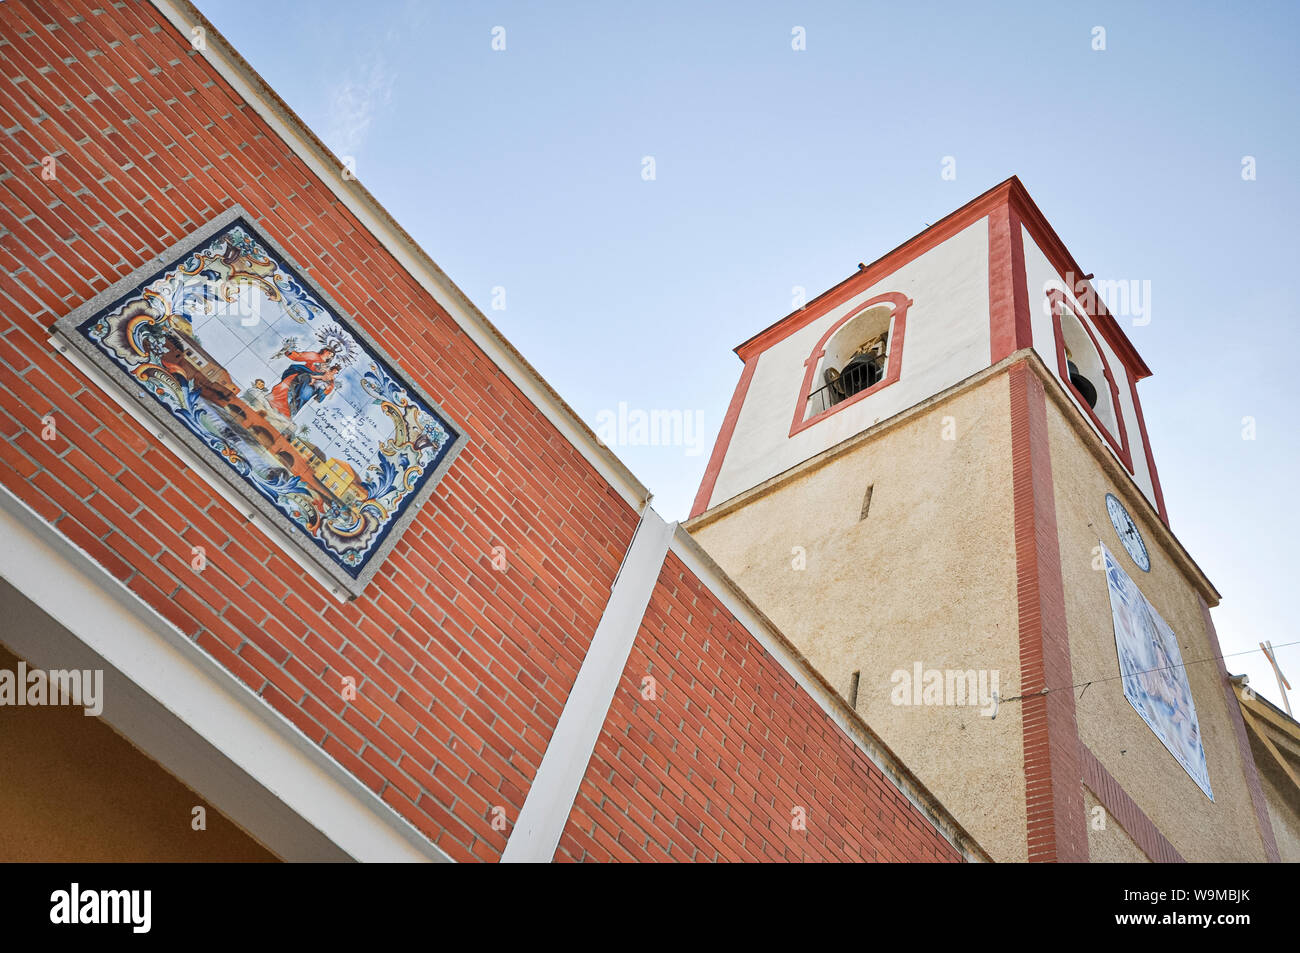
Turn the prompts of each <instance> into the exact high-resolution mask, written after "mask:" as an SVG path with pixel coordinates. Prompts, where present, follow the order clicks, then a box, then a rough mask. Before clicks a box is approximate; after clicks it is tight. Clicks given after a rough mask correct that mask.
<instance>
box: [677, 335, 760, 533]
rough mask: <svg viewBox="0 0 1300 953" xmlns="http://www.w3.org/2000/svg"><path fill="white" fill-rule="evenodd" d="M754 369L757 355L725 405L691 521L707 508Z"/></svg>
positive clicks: (747, 366)
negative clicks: (725, 411)
mask: <svg viewBox="0 0 1300 953" xmlns="http://www.w3.org/2000/svg"><path fill="white" fill-rule="evenodd" d="M756 367H758V355H757V354H755V355H754V356H753V357H751V358H750V359H749V360H748V361H746V362H745V369H744V370H743V371H741V372H740V383H738V384H737V385H736V390H735V393H733V394H732V395H731V403H730V404H728V405H727V415H726V416H725V417H723V418H722V429H721V430H719V431H718V439H717V440H715V441H714V442H713V453H712V454H711V455H710V456H709V465H708V466H707V467H705V468H704V479H703V480H701V481H700V489H699V491H698V492H697V493H696V494H695V502H694V504H693V505H692V506H691V518H692V519H694V518H695V517H697V516H699V515H700V514H701V513H703V512H704V511H705V510H707V509H708V508H709V500H710V498H712V496H713V487H714V486H715V485H716V484H717V482H718V474H719V473H721V472H722V461H723V460H724V459H725V458H726V456H727V448H729V447H730V446H731V435H732V434H733V433H735V431H736V421H737V420H739V419H740V408H741V407H742V406H743V405H744V403H745V395H746V394H748V393H749V382H750V381H752V380H753V379H754V369H755V368H756Z"/></svg>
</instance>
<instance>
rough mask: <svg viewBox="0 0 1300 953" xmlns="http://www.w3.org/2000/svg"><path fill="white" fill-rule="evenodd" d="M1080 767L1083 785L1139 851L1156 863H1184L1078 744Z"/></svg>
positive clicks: (1153, 824)
mask: <svg viewBox="0 0 1300 953" xmlns="http://www.w3.org/2000/svg"><path fill="white" fill-rule="evenodd" d="M1079 767H1080V768H1081V769H1082V771H1083V783H1084V784H1086V785H1088V788H1089V789H1090V790H1091V791H1092V793H1093V794H1095V795H1097V800H1098V801H1100V802H1101V806H1102V807H1104V808H1105V809H1106V811H1107V813H1109V814H1110V816H1111V817H1113V818H1115V820H1116V821H1118V822H1119V826H1120V827H1122V828H1124V830H1125V832H1127V834H1128V836H1129V837H1131V838H1133V843H1135V844H1137V845H1138V847H1140V848H1141V849H1142V853H1144V854H1146V855H1147V857H1149V858H1150V859H1151V860H1152V861H1153V862H1155V863H1157V864H1184V863H1186V861H1185V860H1184V859H1183V855H1182V854H1180V853H1178V850H1177V848H1175V847H1174V845H1173V844H1171V843H1169V839H1168V838H1167V837H1165V835H1164V834H1161V833H1160V828H1158V827H1156V825H1155V822H1154V821H1153V820H1151V818H1149V817H1147V815H1146V812H1145V811H1143V810H1142V808H1140V807H1138V806H1137V802H1136V801H1134V800H1133V799H1132V798H1131V797H1129V796H1128V792H1127V791H1125V790H1124V789H1123V788H1122V787H1120V784H1119V782H1118V781H1116V780H1115V778H1114V776H1113V775H1112V774H1111V773H1110V772H1109V771H1107V770H1106V766H1105V765H1104V764H1102V763H1101V761H1100V760H1098V758H1097V756H1096V755H1095V754H1093V753H1092V751H1091V749H1089V748H1088V746H1087V745H1085V744H1082V743H1080V745H1079Z"/></svg>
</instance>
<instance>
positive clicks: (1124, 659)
mask: <svg viewBox="0 0 1300 953" xmlns="http://www.w3.org/2000/svg"><path fill="white" fill-rule="evenodd" d="M1101 549H1102V553H1103V555H1104V556H1105V560H1106V582H1107V585H1108V586H1109V588H1110V611H1111V617H1112V618H1113V620H1114V624H1115V649H1116V651H1117V652H1118V654H1119V671H1120V675H1121V677H1122V681H1123V684H1124V697H1125V698H1127V699H1128V701H1129V704H1130V705H1132V706H1133V708H1134V709H1135V710H1136V711H1137V713H1138V714H1139V715H1141V716H1142V720H1143V721H1145V722H1146V723H1147V725H1148V726H1149V727H1150V728H1151V730H1152V731H1153V732H1154V733H1155V736H1156V737H1157V738H1159V739H1160V741H1161V742H1162V743H1163V744H1164V746H1165V747H1166V748H1168V749H1169V753H1170V754H1172V755H1173V756H1174V759H1175V760H1176V761H1177V762H1178V763H1179V764H1181V765H1182V766H1183V769H1184V770H1185V771H1186V772H1187V773H1188V774H1189V775H1190V776H1191V778H1192V780H1193V781H1195V782H1196V785H1197V786H1198V787H1199V788H1200V789H1201V790H1202V791H1204V792H1205V796H1206V797H1208V798H1209V799H1210V800H1211V801H1213V800H1214V792H1213V791H1211V790H1210V772H1209V768H1208V767H1207V765H1206V763H1205V747H1204V746H1203V745H1202V743H1201V726H1200V722H1199V721H1198V720H1197V717H1196V703H1195V701H1193V700H1192V686H1191V683H1190V682H1189V681H1188V679H1187V669H1186V668H1185V667H1184V666H1183V653H1182V652H1181V650H1180V649H1179V648H1178V638H1177V636H1175V635H1174V633H1173V630H1172V629H1170V628H1169V625H1168V623H1166V622H1165V620H1164V619H1162V618H1161V617H1160V613H1158V612H1156V610H1155V608H1154V607H1153V606H1152V605H1151V603H1150V602H1148V601H1147V598H1146V596H1144V595H1143V594H1142V592H1141V590H1140V589H1138V587H1137V584H1136V583H1134V582H1133V580H1132V579H1130V578H1129V575H1128V573H1126V572H1125V571H1124V570H1123V568H1122V567H1121V566H1120V564H1119V563H1118V562H1117V561H1116V559H1115V557H1114V556H1112V555H1111V553H1110V550H1108V549H1107V548H1106V547H1105V545H1103V546H1102V547H1101Z"/></svg>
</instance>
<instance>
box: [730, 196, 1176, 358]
mask: <svg viewBox="0 0 1300 953" xmlns="http://www.w3.org/2000/svg"><path fill="white" fill-rule="evenodd" d="M1001 207H1009V209H1010V213H1009V215H1008V216H1007V219H1008V222H1007V224H1008V225H1009V226H1010V225H1011V224H1012V223H1014V227H1008V228H1006V230H1005V235H1006V238H1007V241H1006V245H1007V246H1008V247H1009V249H1010V251H1011V253H1012V254H1013V255H1015V256H1017V257H1016V258H1015V259H1013V260H1010V261H1008V262H1007V263H1006V264H1005V265H1004V264H1001V263H999V264H998V266H997V267H998V268H1004V267H1005V268H1007V270H1009V271H1010V272H1011V273H1012V276H1013V279H1015V280H1018V281H1022V282H1023V281H1026V280H1027V279H1025V278H1024V242H1023V240H1018V241H1015V242H1011V241H1010V240H1009V239H1010V237H1011V236H1012V235H1015V236H1016V237H1017V238H1018V239H1020V238H1022V236H1023V232H1022V231H1021V230H1020V227H1023V230H1024V231H1027V232H1028V233H1029V236H1030V237H1031V238H1032V239H1033V240H1034V242H1035V244H1037V245H1038V247H1039V248H1040V249H1041V250H1042V252H1043V254H1044V255H1046V256H1047V260H1048V261H1049V262H1051V264H1052V267H1053V268H1055V269H1056V271H1057V274H1058V275H1059V276H1060V278H1061V280H1062V281H1065V282H1066V283H1067V284H1068V285H1070V286H1071V290H1072V291H1073V290H1074V286H1073V284H1071V283H1072V282H1075V283H1077V282H1079V281H1082V280H1083V275H1084V271H1083V269H1082V268H1080V267H1079V263H1078V262H1077V261H1075V260H1074V256H1073V255H1071V254H1070V252H1069V250H1068V249H1067V248H1066V247H1065V243H1064V242H1062V241H1061V239H1060V236H1058V235H1057V234H1056V231H1055V229H1053V228H1052V226H1051V225H1050V224H1048V221H1047V218H1046V217H1045V216H1044V215H1043V213H1042V211H1041V210H1040V209H1039V208H1038V206H1037V205H1036V204H1034V200H1033V199H1032V198H1030V196H1029V192H1028V191H1026V189H1025V187H1024V184H1023V183H1021V181H1020V179H1018V178H1017V177H1016V176H1012V177H1011V178H1009V179H1007V180H1006V181H1005V182H1000V183H999V184H997V185H995V186H994V187H993V188H991V189H989V190H988V191H987V192H985V193H984V194H982V195H979V196H977V197H976V198H974V199H972V200H971V201H970V202H967V203H966V204H965V205H963V206H962V207H961V208H959V209H957V210H956V211H954V212H952V213H951V214H949V215H947V216H945V217H944V218H942V219H940V220H939V221H937V222H935V223H934V224H933V225H931V226H930V227H929V228H927V229H926V230H925V231H923V232H921V233H920V234H918V235H914V236H912V237H911V238H909V239H908V240H907V241H905V242H904V243H903V244H901V245H899V246H898V247H897V248H895V249H893V250H892V251H890V252H888V253H887V254H885V255H883V256H882V257H880V258H878V259H877V260H876V261H874V262H872V263H871V264H870V265H867V266H866V267H865V268H860V269H859V270H858V271H857V272H856V273H855V274H853V275H850V276H849V277H848V278H845V279H844V280H843V281H841V282H840V283H839V284H837V285H835V286H834V287H832V288H829V289H828V290H826V291H824V292H823V293H822V294H820V295H818V296H817V297H816V298H814V299H813V300H812V301H810V302H808V304H807V305H805V306H804V307H803V308H800V309H799V310H797V311H793V312H791V313H790V314H788V315H786V316H785V317H784V318H782V319H781V320H779V321H777V322H775V323H774V324H772V325H770V326H769V327H767V328H765V329H764V330H762V331H760V332H759V333H758V334H756V335H754V336H753V337H751V338H749V339H748V340H747V341H745V342H744V343H742V344H740V345H739V346H738V347H737V348H736V354H738V355H739V356H740V358H741V360H744V361H748V360H749V358H750V357H751V356H753V355H754V354H756V353H760V352H762V351H765V350H767V349H768V348H770V347H771V346H772V345H773V344H775V343H777V342H778V341H780V340H783V339H784V338H787V337H789V336H790V335H791V334H793V333H795V332H796V331H798V330H799V329H800V328H804V327H807V325H808V324H809V322H811V321H815V320H816V319H817V318H819V317H821V316H822V315H823V314H825V313H826V312H828V311H830V310H831V309H832V308H834V307H835V306H836V305H839V304H843V303H844V302H845V301H847V300H849V299H850V298H852V297H854V296H855V295H857V294H859V293H861V292H863V291H865V290H867V289H868V288H870V287H871V286H872V285H874V284H876V283H878V282H880V281H882V280H883V279H885V278H888V277H889V276H890V275H892V274H893V273H894V272H895V271H897V270H898V269H899V268H901V267H903V266H904V265H906V264H907V263H908V262H910V261H912V260H913V259H915V258H917V257H919V256H921V255H923V254H924V253H925V252H927V251H929V250H930V249H931V248H934V247H935V246H937V245H940V244H942V243H943V242H945V241H947V240H948V239H949V238H951V237H952V236H953V235H955V234H957V233H958V232H960V231H962V230H963V229H965V228H968V227H969V226H971V225H973V224H974V223H975V222H977V221H979V220H980V219H981V218H983V217H984V216H986V215H990V214H991V213H993V212H994V211H995V210H996V209H999V208H1001ZM993 227H994V225H993V223H990V228H991V229H992V228H993ZM998 227H999V228H1000V227H1001V225H999V226H998ZM992 238H993V236H992V234H990V239H991V241H990V253H991V254H992V253H993V252H994V250H995V245H994V242H993V241H992ZM998 241H1002V239H1001V238H998ZM990 267H991V269H992V263H990ZM1017 274H1018V275H1019V276H1020V277H1019V278H1015V276H1016V275H1017ZM990 277H993V276H992V274H991V275H990ZM997 284H998V285H1000V286H1001V287H1003V288H1005V287H1007V286H1008V285H1007V283H1006V282H1005V281H1002V280H999V281H998V282H997ZM992 293H993V283H992V282H991V283H990V294H992ZM1092 297H1093V300H1095V301H1097V309H1096V310H1097V315H1096V323H1097V329H1098V331H1099V332H1100V333H1101V336H1102V337H1103V338H1104V339H1105V340H1106V343H1108V344H1109V345H1110V347H1111V350H1112V351H1113V352H1114V353H1115V354H1117V355H1119V359H1120V362H1121V363H1122V364H1123V365H1124V366H1125V368H1127V369H1128V372H1129V376H1130V377H1133V378H1135V379H1137V380H1142V379H1144V378H1147V377H1150V376H1151V369H1150V368H1149V367H1147V365H1146V362H1145V361H1143V360H1142V357H1141V355H1139V354H1138V352H1137V350H1136V348H1134V347H1133V343H1132V342H1131V341H1130V340H1129V339H1128V337H1127V335H1125V334H1124V331H1123V330H1122V329H1121V328H1120V326H1119V324H1118V322H1116V320H1115V318H1114V317H1113V316H1112V315H1111V313H1110V311H1109V310H1107V308H1106V305H1105V303H1104V302H1102V301H1101V299H1100V298H1099V297H1098V296H1097V295H1095V294H1094V295H1092ZM1012 300H1013V302H1015V303H1014V310H1015V320H1016V323H1017V328H1018V331H1017V334H1018V336H1019V337H1020V342H1022V343H1021V344H1020V346H1021V347H1025V346H1028V345H1027V342H1028V335H1027V334H1025V335H1023V336H1020V335H1019V330H1020V329H1024V328H1026V326H1025V325H1024V324H1022V323H1021V322H1022V321H1023V320H1025V319H1027V317H1028V312H1027V311H1022V310H1020V306H1019V301H1018V297H1017V296H1014V295H1013V299H1012ZM1027 300H1028V298H1027V297H1026V301H1027ZM998 310H999V313H1001V314H1005V313H1006V309H1005V305H1004V304H1001V303H1000V307H999V309H998ZM993 320H995V321H996V320H998V318H997V317H996V316H995V317H994V318H993ZM1003 320H1006V319H1005V318H1003ZM1001 333H1003V334H1005V333H1006V332H1005V331H1003V332H1001ZM1002 348H1005V337H1004V338H1002V344H1001V346H1000V347H999V348H998V349H997V350H995V351H994V354H995V355H996V354H998V353H999V351H1000V350H1001V349H1002ZM1007 353H1010V352H1007ZM1005 356H1006V354H1001V355H1000V356H995V357H994V361H995V362H996V361H998V360H1001V358H1002V357H1005Z"/></svg>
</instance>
